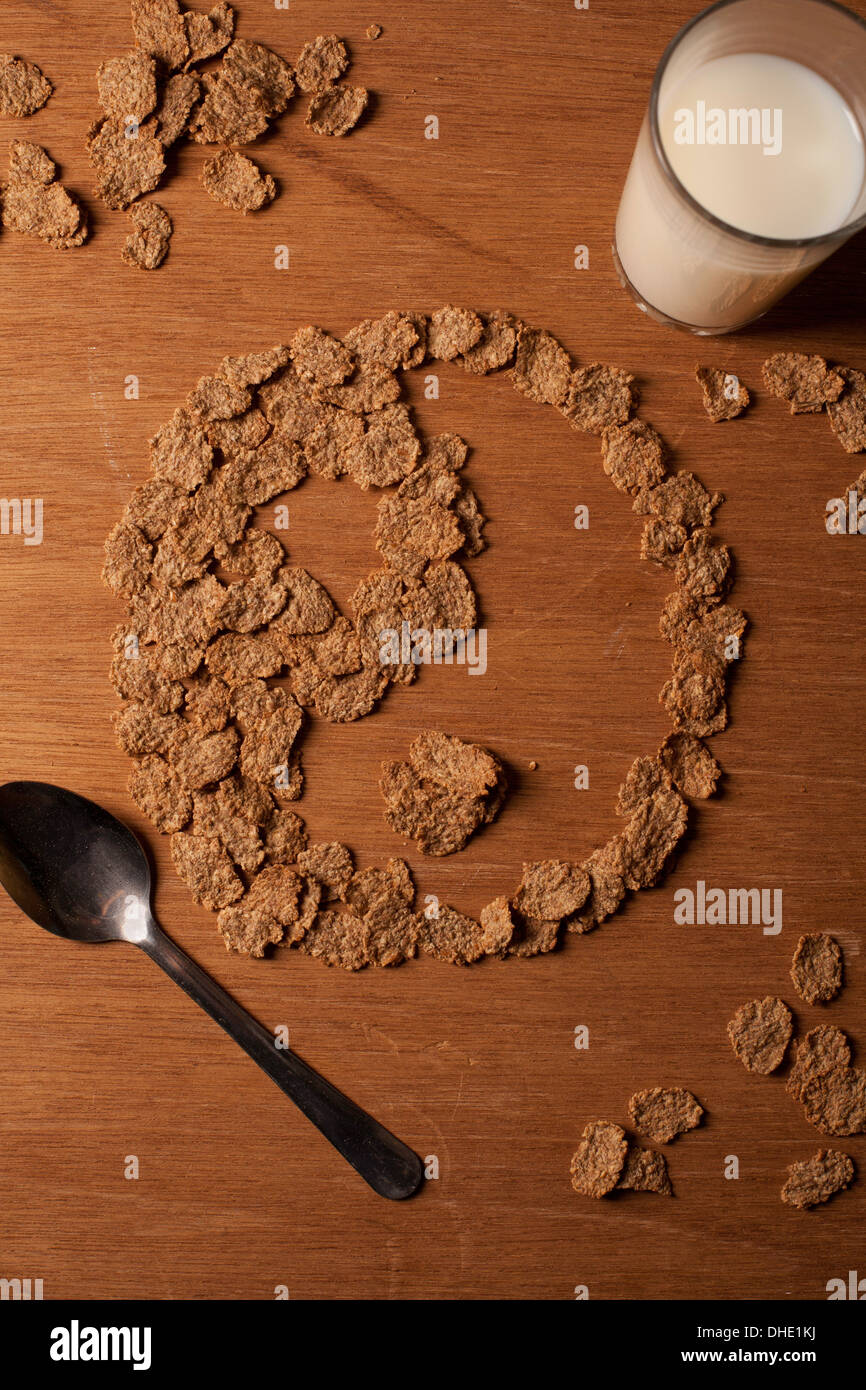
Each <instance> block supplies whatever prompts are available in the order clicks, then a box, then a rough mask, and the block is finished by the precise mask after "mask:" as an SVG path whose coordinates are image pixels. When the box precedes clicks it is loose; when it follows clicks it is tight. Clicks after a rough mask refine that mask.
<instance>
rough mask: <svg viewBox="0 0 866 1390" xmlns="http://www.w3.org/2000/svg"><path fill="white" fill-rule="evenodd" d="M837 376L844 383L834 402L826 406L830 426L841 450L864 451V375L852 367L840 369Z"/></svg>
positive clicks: (865, 378)
mask: <svg viewBox="0 0 866 1390" xmlns="http://www.w3.org/2000/svg"><path fill="white" fill-rule="evenodd" d="M838 375H839V376H840V377H841V378H842V380H843V382H844V383H845V387H844V390H843V391H842V392H841V393H840V395H839V396H838V397H837V399H836V400H835V401H830V402H829V403H828V405H827V414H828V415H829V416H830V424H831V425H832V427H833V431H834V433H835V435H836V438H837V439H838V440H839V443H840V444H841V445H842V448H843V449H845V451H846V452H847V453H849V454H859V453H862V451H863V450H864V449H866V375H864V373H863V372H858V371H855V370H854V369H853V367H840V368H839V369H838Z"/></svg>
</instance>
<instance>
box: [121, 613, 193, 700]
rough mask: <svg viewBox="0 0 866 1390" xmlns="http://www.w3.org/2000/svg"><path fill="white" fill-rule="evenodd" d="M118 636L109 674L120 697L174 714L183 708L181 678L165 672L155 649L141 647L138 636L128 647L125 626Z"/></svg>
mask: <svg viewBox="0 0 866 1390" xmlns="http://www.w3.org/2000/svg"><path fill="white" fill-rule="evenodd" d="M116 636H117V645H116V647H115V657H114V660H113V661H112V663H111V671H110V678H111V684H112V685H113V687H114V689H115V690H116V691H117V694H118V695H119V696H120V697H121V699H122V700H135V701H137V702H138V703H140V704H144V705H150V706H151V707H152V708H153V709H155V710H156V712H157V714H171V713H172V712H173V711H174V710H178V709H180V707H181V705H182V704H183V702H184V689H183V686H182V685H181V684H180V682H179V681H174V680H169V679H168V678H167V677H166V676H165V675H163V673H162V672H161V671H160V669H159V667H158V666H157V664H156V662H155V660H154V658H153V654H152V652H151V651H149V650H148V649H147V648H145V649H144V650H143V651H142V650H139V648H138V640H137V638H136V642H135V645H134V646H132V647H130V648H129V649H127V648H126V641H127V639H128V636H129V634H128V633H127V632H126V629H125V628H124V627H119V628H118V629H117V630H116ZM127 650H128V651H129V654H127Z"/></svg>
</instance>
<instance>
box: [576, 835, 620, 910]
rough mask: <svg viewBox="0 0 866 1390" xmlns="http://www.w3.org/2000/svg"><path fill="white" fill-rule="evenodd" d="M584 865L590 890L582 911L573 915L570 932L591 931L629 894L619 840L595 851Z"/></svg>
mask: <svg viewBox="0 0 866 1390" xmlns="http://www.w3.org/2000/svg"><path fill="white" fill-rule="evenodd" d="M581 867H582V868H583V869H584V870H585V871H586V873H587V874H588V875H589V882H590V891H589V897H588V898H587V900H586V903H585V904H584V906H583V907H582V908H581V910H580V912H578V913H576V914H575V915H574V916H573V917H571V918H569V921H568V923H567V926H568V930H569V931H570V932H588V931H592V929H593V928H594V927H597V926H598V924H599V923H600V922H604V921H606V920H607V918H608V917H612V916H613V914H614V913H615V912H616V910H617V908H618V907H619V905H620V903H621V902H622V900H623V898H624V897H625V891H626V889H625V881H624V879H623V876H622V857H621V855H620V853H619V841H618V840H617V841H613V842H612V843H611V844H610V845H605V846H604V847H603V848H602V849H597V850H594V851H593V852H592V854H591V855H590V856H589V858H588V859H587V860H585V861H584V863H583V864H582V865H581Z"/></svg>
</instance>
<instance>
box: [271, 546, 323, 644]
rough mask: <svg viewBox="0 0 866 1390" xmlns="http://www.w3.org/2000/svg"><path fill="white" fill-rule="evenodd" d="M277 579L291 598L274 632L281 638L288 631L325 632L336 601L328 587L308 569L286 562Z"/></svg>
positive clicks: (290, 634) (294, 632) (292, 634)
mask: <svg viewBox="0 0 866 1390" xmlns="http://www.w3.org/2000/svg"><path fill="white" fill-rule="evenodd" d="M277 579H278V581H279V582H280V584H281V585H282V586H283V588H284V589H285V590H286V593H287V595H288V599H287V602H286V606H285V609H284V610H283V612H282V613H281V614H280V617H279V621H278V622H277V623H275V624H274V625H273V626H272V628H271V632H272V634H273V636H274V637H275V639H276V640H277V641H281V640H282V639H283V638H285V637H286V636H287V635H289V636H294V635H303V634H305V633H316V632H324V631H325V630H326V629H327V628H329V627H330V626H331V623H332V622H333V621H334V605H333V603H332V602H331V598H330V595H329V594H328V591H327V589H325V588H324V586H323V585H321V584H320V583H319V581H318V580H317V579H314V578H313V576H312V575H311V574H310V573H308V571H307V570H305V569H300V568H297V567H292V566H289V565H285V566H284V567H283V568H282V569H281V570H280V571H279V574H278V575H277Z"/></svg>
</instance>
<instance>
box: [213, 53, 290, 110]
mask: <svg viewBox="0 0 866 1390" xmlns="http://www.w3.org/2000/svg"><path fill="white" fill-rule="evenodd" d="M222 67H223V71H224V73H225V75H226V78H227V79H228V81H230V82H231V83H233V84H234V85H235V86H236V87H238V88H244V89H247V90H251V91H253V92H255V93H256V94H257V95H258V97H259V98H260V100H261V101H262V103H263V106H264V109H265V113H266V115H267V116H268V117H272V116H279V115H281V114H282V112H283V111H285V109H286V107H287V106H288V104H289V99H290V97H291V96H292V94H293V92H294V90H295V82H294V78H293V76H292V69H291V68H290V66H289V64H288V63H287V62H286V61H285V60H284V59H283V58H281V57H280V56H279V54H278V53H273V52H272V51H271V49H269V48H265V46H264V44H261V43H251V42H250V40H249V39H235V41H234V43H233V44H231V46H230V47H229V48H228V49H227V50H226V52H225V55H224V57H223V61H222Z"/></svg>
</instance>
